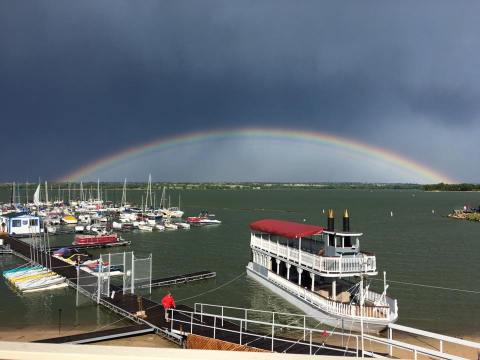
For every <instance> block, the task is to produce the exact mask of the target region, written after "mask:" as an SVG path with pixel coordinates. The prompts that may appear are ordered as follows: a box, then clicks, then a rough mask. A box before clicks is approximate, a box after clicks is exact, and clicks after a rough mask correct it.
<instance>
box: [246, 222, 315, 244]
mask: <svg viewBox="0 0 480 360" xmlns="http://www.w3.org/2000/svg"><path fill="white" fill-rule="evenodd" d="M250 229H252V230H255V231H261V232H264V233H268V234H272V235H278V236H283V237H286V238H289V239H296V238H301V237H305V236H312V235H318V234H321V233H322V232H323V227H321V226H316V225H308V224H299V223H296V222H292V221H283V220H273V219H264V220H259V221H255V222H253V223H251V224H250Z"/></svg>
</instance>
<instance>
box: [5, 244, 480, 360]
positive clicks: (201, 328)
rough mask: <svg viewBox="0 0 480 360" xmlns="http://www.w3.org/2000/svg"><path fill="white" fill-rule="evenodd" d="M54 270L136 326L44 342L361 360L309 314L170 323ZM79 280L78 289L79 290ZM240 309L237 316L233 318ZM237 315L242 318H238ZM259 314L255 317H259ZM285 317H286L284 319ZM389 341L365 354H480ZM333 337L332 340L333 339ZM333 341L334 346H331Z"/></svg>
mask: <svg viewBox="0 0 480 360" xmlns="http://www.w3.org/2000/svg"><path fill="white" fill-rule="evenodd" d="M4 245H6V246H10V249H11V251H12V253H13V254H14V255H16V256H19V257H21V258H23V259H25V260H26V261H31V259H30V250H31V248H30V245H29V244H27V243H25V242H23V241H22V240H19V239H14V238H10V237H4ZM50 260H51V267H52V269H53V270H54V271H55V272H57V273H58V274H60V275H62V276H64V277H66V279H67V283H68V285H69V286H71V287H72V288H74V289H76V290H78V292H79V293H81V294H83V295H84V296H86V297H88V298H90V299H91V300H92V301H94V302H97V304H99V305H102V306H103V307H105V308H106V309H108V310H110V311H113V312H115V313H117V314H118V315H119V316H122V317H124V318H125V320H131V321H132V322H134V323H136V325H132V326H127V327H122V328H117V329H109V330H101V331H93V332H89V333H84V334H78V335H72V336H65V337H58V338H51V339H44V340H41V341H39V342H42V343H56V344H60V343H76V344H81V343H89V342H99V341H104V340H111V339H115V338H120V337H127V336H136V335H141V334H146V333H156V334H158V335H160V336H162V337H164V338H165V339H167V340H169V341H171V342H173V343H175V344H177V345H179V346H181V347H187V348H189V349H217V350H245V351H266V352H279V353H288V354H307V355H337V356H357V357H358V356H362V346H361V345H360V344H361V341H362V340H361V336H360V335H358V334H354V333H351V332H349V333H343V332H340V331H338V332H336V331H332V330H327V329H321V328H317V327H316V326H315V327H313V328H312V327H308V326H307V325H306V321H305V319H306V317H307V315H301V314H287V315H289V316H297V317H300V318H303V324H302V320H301V319H300V320H299V321H296V322H295V324H293V323H292V322H289V323H282V322H281V321H279V320H278V316H279V315H282V314H281V313H276V312H270V311H265V310H256V309H243V308H233V307H226V306H220V305H210V304H202V303H200V304H195V307H194V308H193V309H192V308H191V307H189V306H186V305H183V304H178V306H177V308H176V309H170V310H169V315H170V321H169V322H166V320H165V311H164V308H163V306H162V305H161V304H160V303H158V302H156V301H153V300H151V299H149V298H147V297H142V296H140V295H137V294H134V293H128V292H127V291H125V293H124V292H123V291H122V289H118V288H117V289H114V287H113V286H112V285H110V291H109V294H110V295H109V296H105V295H100V296H99V294H98V292H97V291H96V288H95V287H94V286H93V285H94V284H97V282H98V277H97V276H94V275H92V274H89V273H87V272H85V271H83V270H78V271H79V272H80V277H79V278H78V279H77V269H76V267H75V266H74V265H70V264H67V263H65V262H64V261H61V260H59V259H57V258H55V257H53V256H50V258H49V259H48V261H50ZM213 274H214V273H212V272H206V271H205V272H198V273H191V274H184V275H179V276H172V277H168V278H162V279H156V280H154V281H153V282H152V285H154V284H155V285H156V286H168V285H175V284H180V283H182V282H188V281H195V279H201V278H211V277H213V276H214V275H213ZM77 281H78V286H77ZM232 309H233V310H236V311H237V315H231V314H229V311H230V310H232ZM238 311H239V312H240V314H244V315H238V314H239V313H238ZM247 313H248V315H247ZM255 313H257V314H255ZM260 313H262V314H267V318H268V317H270V320H268V319H267V320H265V319H263V320H262V319H260V318H259V316H258V314H260ZM283 315H285V314H283ZM394 330H395V331H403V332H407V333H411V334H418V335H421V336H427V337H429V338H432V339H435V340H436V341H438V342H439V350H435V349H432V348H428V347H422V346H418V345H413V344H409V343H406V342H402V341H398V340H395V339H393V337H392V334H393V331H394ZM388 331H389V332H388V338H380V337H376V336H371V335H368V336H367V335H365V339H366V340H368V341H369V343H372V342H374V343H377V344H381V345H382V346H383V348H384V349H387V352H384V353H377V352H376V353H372V352H369V351H366V350H365V351H364V352H363V356H365V357H378V356H387V355H388V354H389V355H390V356H391V355H392V354H393V351H394V350H395V351H403V352H404V353H405V352H407V353H411V354H414V356H415V357H416V356H417V354H418V355H426V356H433V357H436V358H439V359H452V360H453V359H459V357H458V356H455V355H452V354H449V353H446V352H445V351H444V350H443V349H444V348H443V343H447V342H449V343H453V344H459V345H463V346H466V347H469V348H473V349H478V350H480V344H477V343H474V342H471V341H466V340H462V339H457V338H453V337H449V336H444V335H440V334H435V333H429V332H425V331H421V330H418V329H414V328H408V327H405V326H400V325H395V324H392V325H389V330H388ZM330 337H331V338H330ZM333 339H335V341H330V340H333Z"/></svg>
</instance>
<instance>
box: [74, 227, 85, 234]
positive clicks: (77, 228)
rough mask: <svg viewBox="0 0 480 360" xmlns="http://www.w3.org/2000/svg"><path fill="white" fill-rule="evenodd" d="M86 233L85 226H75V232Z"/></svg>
mask: <svg viewBox="0 0 480 360" xmlns="http://www.w3.org/2000/svg"><path fill="white" fill-rule="evenodd" d="M84 231H85V226H84V225H75V232H77V233H81V232H84Z"/></svg>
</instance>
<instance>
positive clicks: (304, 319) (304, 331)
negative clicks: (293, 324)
mask: <svg viewBox="0 0 480 360" xmlns="http://www.w3.org/2000/svg"><path fill="white" fill-rule="evenodd" d="M306 327H307V317H306V316H305V315H303V341H305V337H306V336H307V334H306Z"/></svg>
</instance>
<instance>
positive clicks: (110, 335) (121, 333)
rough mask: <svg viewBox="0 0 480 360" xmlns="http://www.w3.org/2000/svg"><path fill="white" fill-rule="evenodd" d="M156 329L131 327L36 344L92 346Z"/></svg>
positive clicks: (60, 337) (61, 337)
mask: <svg viewBox="0 0 480 360" xmlns="http://www.w3.org/2000/svg"><path fill="white" fill-rule="evenodd" d="M154 332H155V329H154V328H152V327H150V326H147V325H130V326H124V327H119V328H114V329H108V330H99V331H91V332H88V333H82V334H77V335H69V336H59V337H54V338H50V339H42V340H37V341H34V342H36V343H50V344H67V343H68V344H91V343H94V342H99V341H105V340H114V339H120V338H125V337H129V336H137V335H145V334H151V333H154Z"/></svg>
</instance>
